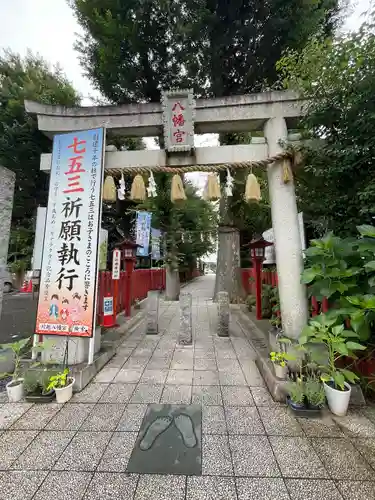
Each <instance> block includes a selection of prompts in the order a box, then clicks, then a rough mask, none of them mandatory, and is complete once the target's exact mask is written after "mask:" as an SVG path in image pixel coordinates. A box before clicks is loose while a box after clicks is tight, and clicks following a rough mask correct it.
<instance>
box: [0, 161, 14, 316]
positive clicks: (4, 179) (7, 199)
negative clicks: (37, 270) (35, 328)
mask: <svg viewBox="0 0 375 500" xmlns="http://www.w3.org/2000/svg"><path fill="white" fill-rule="evenodd" d="M15 181H16V175H15V174H14V172H11V171H10V170H8V169H7V168H4V167H1V166H0V319H1V311H2V305H3V290H4V278H5V271H6V268H7V261H8V246H9V235H10V225H11V222H12V211H13V194H14V184H15Z"/></svg>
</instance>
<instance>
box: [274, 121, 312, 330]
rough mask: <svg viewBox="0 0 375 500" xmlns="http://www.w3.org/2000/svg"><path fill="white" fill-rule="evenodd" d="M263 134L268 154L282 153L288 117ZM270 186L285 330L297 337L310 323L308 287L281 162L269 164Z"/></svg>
mask: <svg viewBox="0 0 375 500" xmlns="http://www.w3.org/2000/svg"><path fill="white" fill-rule="evenodd" d="M264 135H265V137H266V139H267V143H268V154H269V156H274V155H276V154H278V153H280V152H282V151H283V148H282V146H281V145H280V141H286V140H287V137H288V131H287V127H286V123H285V119H284V118H281V117H277V118H271V119H269V120H268V121H267V123H266V125H265V128H264ZM268 188H269V190H270V199H271V214H272V227H273V231H274V237H275V250H276V264H277V273H278V279H279V283H278V286H279V295H280V307H281V317H282V323H283V331H284V333H285V335H286V336H287V337H289V338H294V339H296V338H298V337H299V335H300V333H301V330H302V328H303V327H304V326H305V325H306V322H307V317H308V316H307V297H306V289H305V286H304V285H302V284H301V272H302V269H303V258H302V248H301V237H300V233H299V225H298V215H297V203H296V195H295V190H294V182H293V181H290V182H288V183H287V184H284V182H283V178H282V164H281V162H280V163H277V164H273V165H270V166H269V167H268Z"/></svg>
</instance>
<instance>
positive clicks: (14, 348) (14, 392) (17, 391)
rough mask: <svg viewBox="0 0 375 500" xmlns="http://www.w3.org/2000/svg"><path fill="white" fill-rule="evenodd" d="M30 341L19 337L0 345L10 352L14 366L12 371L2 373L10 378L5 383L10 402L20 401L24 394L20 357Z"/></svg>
mask: <svg viewBox="0 0 375 500" xmlns="http://www.w3.org/2000/svg"><path fill="white" fill-rule="evenodd" d="M29 342H30V338H27V339H21V340H18V341H17V342H13V343H12V344H2V345H1V346H0V347H1V349H4V350H5V351H8V352H11V353H12V358H13V363H14V368H13V373H4V374H3V375H4V376H6V375H9V376H11V377H12V380H11V381H10V382H8V383H7V385H6V389H7V393H8V399H9V402H10V403H17V402H18V401H21V399H23V396H24V389H23V378H22V377H21V359H22V356H23V354H24V353H25V351H26V350H27V345H28V343H29Z"/></svg>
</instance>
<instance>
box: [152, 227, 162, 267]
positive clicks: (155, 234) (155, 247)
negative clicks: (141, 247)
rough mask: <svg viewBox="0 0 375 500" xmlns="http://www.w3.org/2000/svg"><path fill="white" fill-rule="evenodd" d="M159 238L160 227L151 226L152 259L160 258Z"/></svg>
mask: <svg viewBox="0 0 375 500" xmlns="http://www.w3.org/2000/svg"><path fill="white" fill-rule="evenodd" d="M160 240H161V231H160V229H154V228H151V257H152V259H154V260H160V257H161V252H160Z"/></svg>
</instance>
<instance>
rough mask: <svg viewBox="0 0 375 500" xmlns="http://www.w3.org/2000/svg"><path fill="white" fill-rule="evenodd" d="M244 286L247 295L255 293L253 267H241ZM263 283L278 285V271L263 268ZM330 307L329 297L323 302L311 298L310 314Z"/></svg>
mask: <svg viewBox="0 0 375 500" xmlns="http://www.w3.org/2000/svg"><path fill="white" fill-rule="evenodd" d="M241 273H242V286H243V287H244V290H245V292H246V294H247V295H250V294H251V295H255V270H254V269H253V268H247V269H241ZM262 283H263V284H265V285H272V286H277V283H278V277H277V272H276V271H271V270H268V269H263V270H262ZM328 309H329V304H328V299H326V298H324V299H323V300H322V301H321V302H320V301H318V300H317V299H316V298H315V297H311V299H310V315H311V316H317V315H318V314H320V313H325V312H327V311H328Z"/></svg>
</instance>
